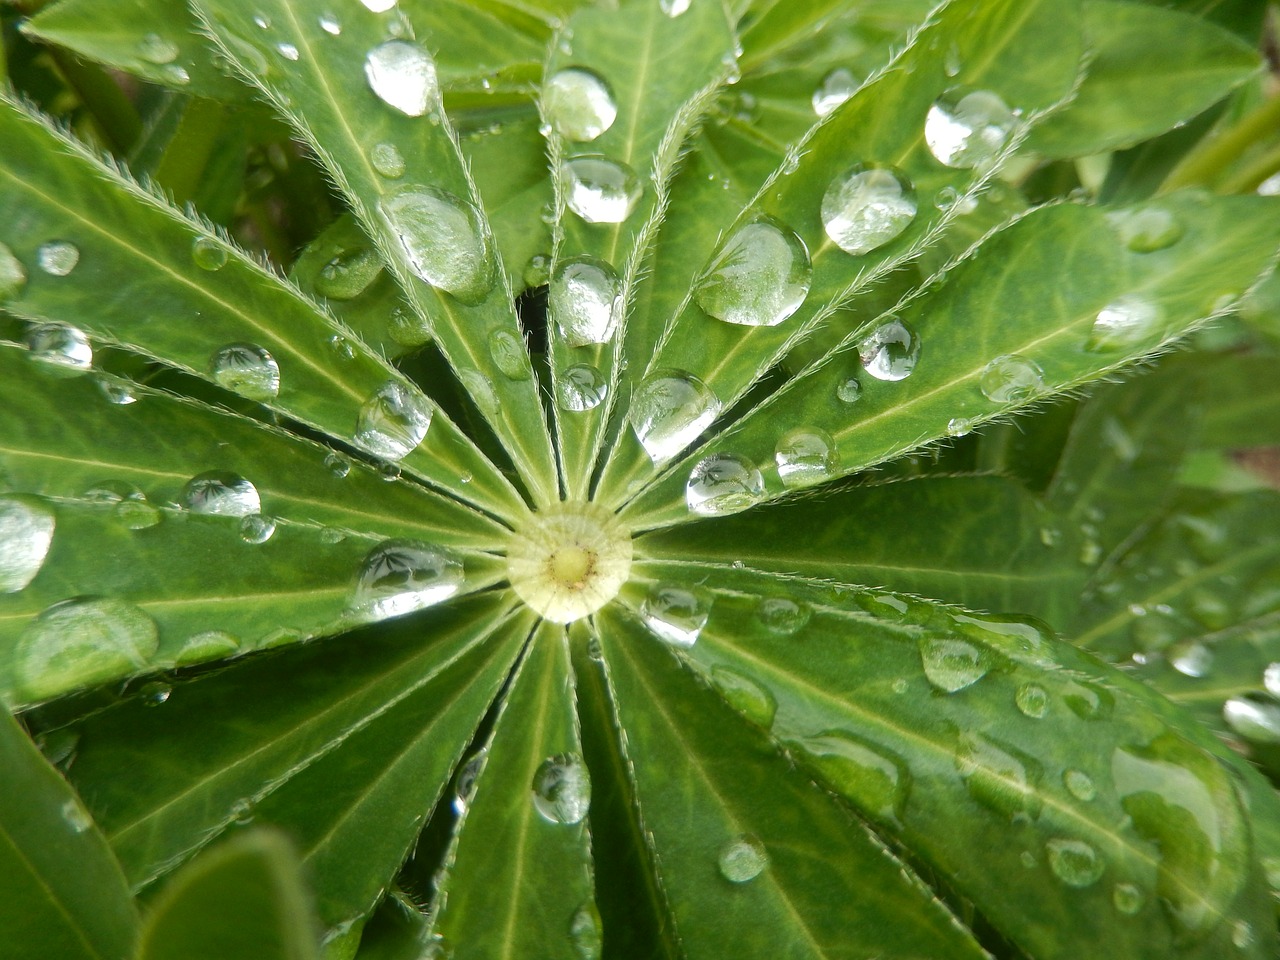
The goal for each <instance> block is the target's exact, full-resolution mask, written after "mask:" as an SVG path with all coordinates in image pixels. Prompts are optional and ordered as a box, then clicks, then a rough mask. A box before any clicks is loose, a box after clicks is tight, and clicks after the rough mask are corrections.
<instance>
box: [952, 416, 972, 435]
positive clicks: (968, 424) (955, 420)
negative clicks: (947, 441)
mask: <svg viewBox="0 0 1280 960" xmlns="http://www.w3.org/2000/svg"><path fill="white" fill-rule="evenodd" d="M972 432H973V421H972V420H969V419H967V418H966V417H952V418H951V419H950V420H948V421H947V436H948V437H967V436H968V435H969V434H970V433H972Z"/></svg>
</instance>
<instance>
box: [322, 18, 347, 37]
mask: <svg viewBox="0 0 1280 960" xmlns="http://www.w3.org/2000/svg"><path fill="white" fill-rule="evenodd" d="M320 29H321V30H323V31H324V32H325V33H327V34H329V36H331V37H336V36H339V35H340V34H341V33H342V24H340V23H339V22H338V18H337V17H335V16H334V15H333V14H331V13H326V14H325V15H324V16H322V17H321V18H320Z"/></svg>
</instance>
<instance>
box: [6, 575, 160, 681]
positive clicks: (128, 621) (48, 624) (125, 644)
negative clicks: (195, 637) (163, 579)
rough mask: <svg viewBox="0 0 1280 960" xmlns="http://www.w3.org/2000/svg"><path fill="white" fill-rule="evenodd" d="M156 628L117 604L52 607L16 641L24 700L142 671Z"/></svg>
mask: <svg viewBox="0 0 1280 960" xmlns="http://www.w3.org/2000/svg"><path fill="white" fill-rule="evenodd" d="M159 643H160V638H159V634H158V632H157V630H156V623H155V621H154V620H152V619H151V618H150V617H149V616H147V614H145V613H144V612H143V611H142V610H140V609H138V608H137V607H135V606H134V605H133V604H131V603H126V602H125V601H123V600H118V599H115V598H107V597H77V598H75V599H72V600H64V601H62V602H61V603H55V604H54V605H53V606H51V607H49V608H47V609H46V610H45V611H44V612H43V613H41V614H40V615H39V616H37V617H36V618H35V619H34V620H32V621H31V622H30V623H29V624H28V625H27V626H26V628H25V629H24V630H23V631H22V634H21V635H20V636H19V637H18V644H17V652H16V658H15V664H14V668H15V671H16V673H17V679H18V686H19V688H20V689H21V691H22V693H23V695H24V697H25V698H27V699H30V700H33V701H34V700H44V699H46V698H48V697H52V696H55V695H57V694H59V693H62V692H64V691H67V690H71V689H74V688H76V687H81V686H86V685H88V684H92V683H99V682H101V681H104V680H110V679H113V678H115V677H118V676H121V675H122V674H126V673H129V672H132V671H136V670H141V669H142V668H143V667H145V666H146V664H147V660H148V658H149V657H150V656H151V655H152V654H154V653H155V652H156V647H158V646H159Z"/></svg>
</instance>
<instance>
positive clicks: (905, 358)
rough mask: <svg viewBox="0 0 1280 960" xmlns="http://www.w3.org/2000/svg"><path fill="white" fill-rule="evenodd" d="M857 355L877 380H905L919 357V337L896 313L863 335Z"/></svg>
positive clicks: (863, 365)
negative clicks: (895, 315)
mask: <svg viewBox="0 0 1280 960" xmlns="http://www.w3.org/2000/svg"><path fill="white" fill-rule="evenodd" d="M858 356H859V357H860V358H861V360H862V367H863V369H864V370H866V371H867V373H869V374H871V376H873V377H875V378H876V379H877V380H889V381H896V380H905V379H906V378H907V377H909V376H911V371H913V370H915V368H916V363H918V362H919V360H920V337H919V336H917V335H916V332H915V331H914V330H912V329H911V328H910V327H909V326H907V324H906V323H904V322H903V321H901V320H899V319H897V318H896V317H895V318H892V319H890V320H888V321H886V322H884V323H882V324H880V325H879V326H878V327H876V328H875V329H874V330H872V331H871V332H870V333H869V334H867V335H866V336H865V337H863V338H862V340H861V341H860V342H859V343H858Z"/></svg>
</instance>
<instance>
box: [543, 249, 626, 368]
mask: <svg viewBox="0 0 1280 960" xmlns="http://www.w3.org/2000/svg"><path fill="white" fill-rule="evenodd" d="M547 312H548V313H549V314H550V316H551V318H552V320H554V321H555V324H556V327H557V328H558V329H559V331H560V335H561V336H562V337H563V338H564V341H565V343H567V344H568V345H569V346H571V347H585V346H586V345H587V344H590V343H607V342H609V340H610V339H611V338H612V337H613V334H614V332H615V331H616V330H617V328H618V321H619V319H620V318H621V314H622V282H621V281H620V280H619V279H618V275H617V274H616V273H615V272H614V270H613V267H611V266H609V264H607V263H605V262H604V261H603V260H597V259H596V258H595V257H575V258H573V259H571V260H563V261H561V262H560V263H559V264H558V265H557V266H556V271H555V275H554V276H553V277H552V278H551V283H550V285H549V287H548V289H547Z"/></svg>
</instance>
